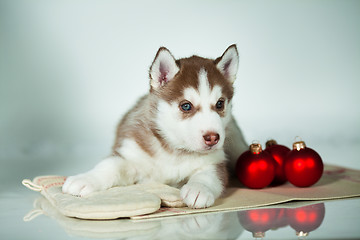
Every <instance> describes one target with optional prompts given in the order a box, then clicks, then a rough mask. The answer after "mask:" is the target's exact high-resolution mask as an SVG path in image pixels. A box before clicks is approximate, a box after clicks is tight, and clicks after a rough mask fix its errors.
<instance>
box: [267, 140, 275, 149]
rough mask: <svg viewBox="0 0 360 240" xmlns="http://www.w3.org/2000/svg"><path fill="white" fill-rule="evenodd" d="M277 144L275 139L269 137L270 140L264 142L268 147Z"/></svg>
mask: <svg viewBox="0 0 360 240" xmlns="http://www.w3.org/2000/svg"><path fill="white" fill-rule="evenodd" d="M277 144H278V143H277V141H276V140H274V139H270V140H268V141H267V142H266V143H265V146H266V147H267V148H268V147H271V146H273V145H277Z"/></svg>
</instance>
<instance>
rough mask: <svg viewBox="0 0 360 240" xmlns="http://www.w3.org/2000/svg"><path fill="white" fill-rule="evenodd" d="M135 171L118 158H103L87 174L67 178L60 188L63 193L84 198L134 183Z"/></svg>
mask: <svg viewBox="0 0 360 240" xmlns="http://www.w3.org/2000/svg"><path fill="white" fill-rule="evenodd" d="M135 174H136V170H135V169H134V168H133V167H132V166H131V165H130V164H129V163H127V162H126V161H125V160H124V159H123V158H121V157H120V156H111V157H108V158H105V159H104V160H102V161H101V162H100V163H98V164H97V165H96V166H95V167H94V168H93V169H91V170H90V171H88V172H85V173H82V174H78V175H75V176H71V177H68V178H67V179H66V181H65V183H64V185H63V187H62V191H63V192H64V193H69V194H72V195H77V196H86V195H88V194H90V193H92V192H96V191H101V190H105V189H108V188H110V187H113V186H118V185H130V184H133V183H134V181H135Z"/></svg>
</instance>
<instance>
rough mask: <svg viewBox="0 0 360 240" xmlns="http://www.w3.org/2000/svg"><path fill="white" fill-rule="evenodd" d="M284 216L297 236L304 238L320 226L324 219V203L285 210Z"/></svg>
mask: <svg viewBox="0 0 360 240" xmlns="http://www.w3.org/2000/svg"><path fill="white" fill-rule="evenodd" d="M286 214H287V216H288V219H289V224H290V226H291V227H292V228H293V229H294V230H295V231H296V232H297V235H303V236H306V235H307V234H308V233H309V232H311V231H314V230H315V229H317V228H318V227H319V226H320V225H321V223H322V221H323V219H324V217H325V205H324V203H318V204H314V205H309V206H305V207H299V208H295V209H287V212H286Z"/></svg>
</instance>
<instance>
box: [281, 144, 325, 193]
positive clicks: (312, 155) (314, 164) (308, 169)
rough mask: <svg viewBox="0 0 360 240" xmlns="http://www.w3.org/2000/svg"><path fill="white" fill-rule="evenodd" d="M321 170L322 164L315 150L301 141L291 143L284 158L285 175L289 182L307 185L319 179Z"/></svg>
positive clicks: (322, 169)
mask: <svg viewBox="0 0 360 240" xmlns="http://www.w3.org/2000/svg"><path fill="white" fill-rule="evenodd" d="M323 171H324V164H323V162H322V160H321V157H320V155H319V154H318V153H317V152H316V151H314V150H313V149H311V148H308V147H306V145H305V142H303V141H299V142H295V143H294V144H293V150H291V151H290V152H289V154H288V155H287V156H286V160H285V175H286V178H287V179H288V181H289V182H290V183H292V184H293V185H295V186H297V187H309V186H311V185H314V184H315V183H316V182H317V181H319V179H320V178H321V176H322V174H323Z"/></svg>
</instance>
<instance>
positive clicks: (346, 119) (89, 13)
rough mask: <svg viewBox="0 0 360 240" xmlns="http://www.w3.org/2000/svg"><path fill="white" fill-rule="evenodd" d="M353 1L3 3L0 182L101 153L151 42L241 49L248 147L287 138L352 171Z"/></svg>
mask: <svg viewBox="0 0 360 240" xmlns="http://www.w3.org/2000/svg"><path fill="white" fill-rule="evenodd" d="M359 26H360V1H341V0H340V1H47V0H46V1H45V0H40V1H27V0H26V1H25V0H24V1H17V0H12V1H10V0H9V1H0V110H1V111H0V114H1V117H0V163H1V170H0V180H1V181H2V182H7V183H10V184H14V185H15V184H16V185H17V186H18V185H19V182H20V180H21V179H23V178H32V177H34V176H36V175H44V174H62V175H70V174H75V173H78V172H80V171H85V170H88V169H90V168H91V167H92V166H93V165H94V164H95V163H96V162H98V161H99V160H100V159H101V158H103V157H105V156H107V155H108V154H109V153H110V148H111V146H112V142H113V140H114V132H115V127H116V124H117V122H118V120H119V119H120V117H121V116H122V115H123V114H124V113H125V112H126V111H127V109H128V108H129V107H131V106H132V104H133V103H134V102H135V101H136V99H137V98H139V97H140V96H141V95H143V94H145V93H146V92H147V91H148V88H149V87H148V86H149V83H148V68H149V66H150V64H151V62H152V60H153V58H154V55H155V53H156V51H157V49H158V48H159V47H160V46H166V47H167V48H169V49H170V50H171V52H172V53H173V55H174V56H175V57H176V58H180V57H187V56H190V55H192V54H198V55H201V56H205V57H210V58H216V57H218V56H220V55H221V54H222V53H223V51H224V50H225V49H226V48H227V47H228V46H229V45H230V44H233V43H236V44H237V46H238V50H239V53H240V69H239V72H238V77H237V80H236V82H235V88H236V95H235V97H234V115H235V118H236V119H237V121H238V123H239V125H240V126H241V128H242V129H243V132H244V134H245V137H246V139H247V141H248V142H249V143H251V142H252V141H253V140H257V141H260V143H264V142H265V141H266V140H267V139H269V138H275V139H276V140H278V142H279V143H281V144H284V145H287V146H289V147H290V146H291V144H292V143H293V142H294V138H295V137H296V136H300V137H301V138H302V139H303V140H305V142H306V143H307V145H308V146H309V147H311V148H313V149H315V150H317V151H318V152H319V153H320V155H321V156H322V157H323V160H324V162H325V163H330V164H338V165H344V166H348V167H353V168H357V169H360V162H359V161H358V159H359V156H358V154H359V153H358V152H359V151H358V149H359V148H360V135H359V133H360V108H359V106H358V104H359V102H360V95H359V93H358V92H359V90H360V81H359V80H360V79H359V77H360V67H359V66H360V44H359V43H360V27H359Z"/></svg>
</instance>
